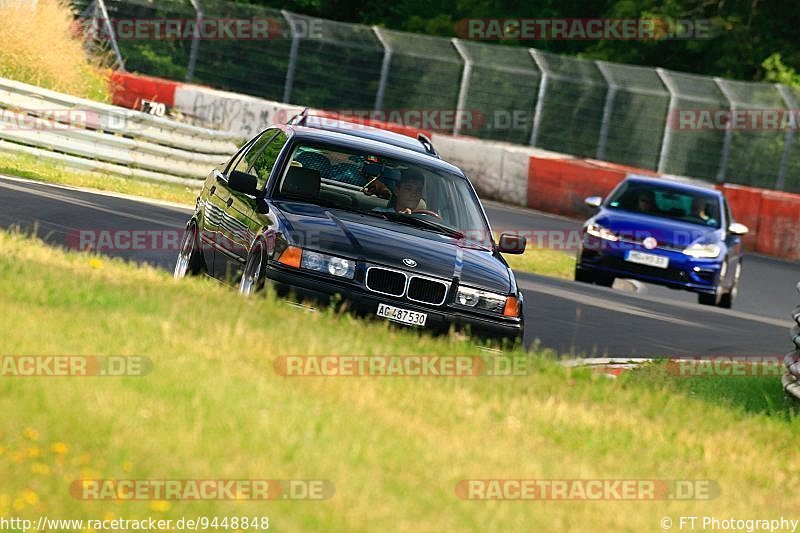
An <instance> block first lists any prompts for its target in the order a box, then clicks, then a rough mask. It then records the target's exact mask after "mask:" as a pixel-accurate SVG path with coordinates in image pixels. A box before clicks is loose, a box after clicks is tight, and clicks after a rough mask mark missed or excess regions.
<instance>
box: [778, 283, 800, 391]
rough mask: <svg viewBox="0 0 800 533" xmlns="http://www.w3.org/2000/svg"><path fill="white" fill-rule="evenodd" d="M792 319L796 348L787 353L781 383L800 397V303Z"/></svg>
mask: <svg viewBox="0 0 800 533" xmlns="http://www.w3.org/2000/svg"><path fill="white" fill-rule="evenodd" d="M797 292H800V283H798V284H797ZM792 319H793V320H794V322H795V325H794V326H792V329H791V337H792V343H793V344H794V348H793V350H792V351H791V352H789V353H788V354H787V355H786V359H785V364H786V373H785V374H784V375H783V378H782V379H781V383H782V384H783V390H785V391H786V392H787V393H788V394H791V395H792V396H794V397H795V398H797V399H800V305H798V306H797V307H795V308H794V312H793V313H792Z"/></svg>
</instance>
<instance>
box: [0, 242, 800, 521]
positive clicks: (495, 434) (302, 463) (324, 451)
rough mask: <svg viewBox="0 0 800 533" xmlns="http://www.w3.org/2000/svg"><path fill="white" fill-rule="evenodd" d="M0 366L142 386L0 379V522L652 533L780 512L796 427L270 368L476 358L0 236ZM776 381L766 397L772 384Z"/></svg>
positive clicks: (731, 408)
mask: <svg viewBox="0 0 800 533" xmlns="http://www.w3.org/2000/svg"><path fill="white" fill-rule="evenodd" d="M0 293H1V294H3V298H2V299H0V317H3V324H2V331H3V339H2V350H1V351H2V354H3V355H9V354H51V355H53V354H79V355H80V354H93V355H102V354H113V355H141V356H146V357H149V358H150V359H151V360H152V362H153V370H152V372H151V373H150V374H148V375H147V376H145V377H128V378H111V377H97V378H32V377H31V378H5V377H3V378H0V410H2V412H3V417H2V419H0V480H2V482H0V516H8V515H13V516H22V517H27V518H33V519H35V518H36V517H37V516H39V515H45V514H46V515H48V516H50V517H61V518H68V517H73V518H74V517H85V518H97V519H102V518H113V517H124V518H128V519H131V518H143V517H146V516H154V517H156V518H170V519H177V518H180V517H181V516H189V515H192V516H198V515H200V516H202V515H205V516H212V515H217V516H220V517H222V516H243V515H246V516H257V515H268V516H269V517H270V524H271V526H273V528H276V529H279V530H297V529H299V528H314V529H317V530H348V531H363V530H368V529H369V530H375V529H391V530H393V531H407V530H420V529H422V530H431V531H442V530H459V529H469V530H474V529H493V530H522V529H525V530H531V529H534V530H541V529H544V530H564V529H567V528H568V529H573V530H587V531H603V530H613V531H617V530H626V531H641V530H645V531H652V530H659V529H660V526H659V523H660V521H661V519H662V518H663V517H665V516H671V517H672V518H673V519H677V517H678V516H680V515H684V516H685V515H694V516H703V515H714V516H718V517H720V518H728V517H730V516H734V517H743V518H755V517H758V518H770V517H778V516H781V515H785V516H793V514H792V513H793V512H794V511H795V510H796V500H795V499H794V497H793V496H792V495H791V491H787V490H785V489H786V487H793V486H797V483H798V481H800V464H798V462H797V461H792V460H791V453H792V451H793V450H794V442H796V439H797V438H798V436H799V435H798V434H799V433H800V427H798V426H797V425H796V424H793V423H792V422H791V421H789V420H786V419H785V418H782V417H772V416H768V415H767V414H764V413H759V412H749V411H747V410H745V409H743V408H741V407H739V406H736V405H716V402H715V401H711V400H710V399H708V398H704V397H702V396H699V395H694V396H692V395H690V394H688V393H687V392H684V391H680V390H675V389H674V388H673V387H670V386H667V385H662V384H661V383H660V382H658V381H655V382H653V381H652V380H638V381H637V380H633V379H625V378H623V379H618V380H609V379H607V378H605V377H603V376H598V375H594V374H592V373H591V372H589V371H586V370H572V371H570V370H567V369H563V368H561V367H560V366H558V365H556V364H554V363H552V362H549V361H548V360H546V359H545V358H543V357H541V356H538V355H535V354H530V355H529V356H528V357H529V361H530V364H531V367H532V368H533V372H531V374H530V375H526V376H519V377H505V378H500V377H483V378H439V379H437V378H368V377H362V378H285V377H280V376H278V375H276V373H275V371H274V370H273V363H274V361H275V359H276V357H278V356H279V355H285V354H298V355H300V354H302V355H324V354H367V355H378V354H431V355H433V354H439V355H444V354H477V353H478V352H477V350H476V347H475V346H474V345H472V344H470V343H468V342H463V341H459V340H456V339H450V338H445V339H432V338H428V337H426V336H417V335H415V334H413V333H411V332H408V331H405V330H402V331H401V330H397V329H394V328H389V327H387V326H386V325H385V324H382V323H377V322H365V321H363V320H358V319H354V318H351V317H349V316H339V315H334V314H332V313H329V312H321V313H307V312H305V311H303V310H300V309H296V308H294V307H290V306H288V305H286V304H285V303H284V302H282V301H279V300H275V299H273V298H272V297H265V298H256V299H250V300H246V299H243V298H240V297H239V296H238V295H237V294H235V293H234V292H233V291H231V290H228V289H226V288H224V287H221V286H219V285H218V284H216V283H214V282H211V281H206V280H186V281H182V282H176V281H174V280H172V279H170V278H169V276H168V275H167V274H166V273H164V272H160V271H156V270H153V269H150V268H146V267H134V266H131V265H126V264H123V263H121V262H118V261H112V260H108V259H105V258H98V257H95V256H90V255H85V254H79V253H76V252H72V253H64V252H61V251H58V250H54V249H51V248H48V247H46V246H44V245H42V244H40V243H39V242H37V241H32V240H30V239H27V238H22V237H19V236H15V235H8V234H4V233H0ZM775 386H776V387H777V388H779V385H777V384H776V385H775ZM78 478H122V479H147V478H156V479H187V478H188V479H196V478H200V479H218V478H226V479H249V478H259V479H264V478H267V479H298V478H299V479H326V480H330V481H331V482H333V483H334V484H335V486H336V494H335V496H334V497H333V498H331V499H330V500H326V501H323V502H310V501H309V502H287V501H276V502H266V503H257V502H247V501H238V502H233V501H200V502H180V501H167V502H163V501H159V502H148V501H138V502H130V501H128V502H113V501H94V502H92V501H78V500H75V499H73V498H72V497H71V496H70V495H69V492H68V487H69V484H70V482H71V481H73V480H75V479H78ZM469 478H480V479H487V478H515V479H519V478H539V479H541V478H557V479H572V478H593V479H597V478H625V479H634V478H646V479H712V480H715V481H717V482H718V483H719V484H720V487H721V490H722V493H721V496H720V497H719V498H717V499H715V500H713V501H656V502H613V501H605V502H603V501H595V502H564V501H560V502H532V501H529V502H480V501H462V500H460V499H459V498H458V497H457V496H456V494H455V491H454V487H455V484H456V483H457V482H458V481H459V480H462V479H469Z"/></svg>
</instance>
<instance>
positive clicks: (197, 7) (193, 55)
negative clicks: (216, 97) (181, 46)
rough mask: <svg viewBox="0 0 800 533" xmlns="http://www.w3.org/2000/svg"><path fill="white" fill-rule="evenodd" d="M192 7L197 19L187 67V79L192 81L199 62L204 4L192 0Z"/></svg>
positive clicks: (198, 0)
mask: <svg viewBox="0 0 800 533" xmlns="http://www.w3.org/2000/svg"><path fill="white" fill-rule="evenodd" d="M190 1H191V3H192V7H194V11H195V15H196V17H195V20H196V21H197V25H196V26H195V28H194V35H193V36H192V46H191V48H190V49H189V65H188V66H187V67H186V81H187V82H190V81H192V80H193V79H194V69H195V65H196V64H197V49H198V48H199V47H200V24H202V22H203V17H204V15H203V6H202V5H201V4H200V0H190Z"/></svg>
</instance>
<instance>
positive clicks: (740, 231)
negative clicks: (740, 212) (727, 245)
mask: <svg viewBox="0 0 800 533" xmlns="http://www.w3.org/2000/svg"><path fill="white" fill-rule="evenodd" d="M748 231H750V228H748V227H747V226H745V225H744V224H739V223H738V222H734V223H733V224H731V225H730V226H728V233H731V234H732V235H747V232H748Z"/></svg>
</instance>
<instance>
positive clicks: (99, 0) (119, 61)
mask: <svg viewBox="0 0 800 533" xmlns="http://www.w3.org/2000/svg"><path fill="white" fill-rule="evenodd" d="M97 6H98V7H99V8H100V12H101V13H102V14H103V22H104V23H105V27H106V31H108V38H109V39H111V47H112V48H113V49H114V55H116V56H117V64H118V65H119V70H121V71H122V72H125V62H124V61H123V60H122V54H121V53H120V51H119V46H117V36H116V35H115V33H114V27H113V26H112V25H111V20H110V19H109V17H108V9H106V3H105V2H104V1H103V0H97Z"/></svg>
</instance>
